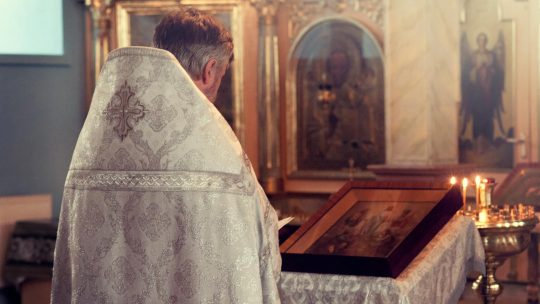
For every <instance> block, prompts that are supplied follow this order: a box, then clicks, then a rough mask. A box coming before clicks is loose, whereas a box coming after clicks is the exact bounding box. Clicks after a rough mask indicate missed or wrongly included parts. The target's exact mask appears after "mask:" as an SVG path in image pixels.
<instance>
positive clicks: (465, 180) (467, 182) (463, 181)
mask: <svg viewBox="0 0 540 304" xmlns="http://www.w3.org/2000/svg"><path fill="white" fill-rule="evenodd" d="M461 183H462V184H463V187H467V185H469V180H468V179H467V178H466V177H465V178H464V179H463V180H462V181H461Z"/></svg>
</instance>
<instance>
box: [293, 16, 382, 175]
mask: <svg viewBox="0 0 540 304" xmlns="http://www.w3.org/2000/svg"><path fill="white" fill-rule="evenodd" d="M293 54H294V55H296V56H297V58H298V66H297V70H296V92H297V94H296V100H297V108H298V111H297V125H298V138H297V143H298V150H297V151H298V155H297V159H298V169H299V170H342V169H343V168H347V167H348V166H349V164H350V163H351V162H352V163H353V164H354V166H355V167H360V168H365V167H366V166H367V165H368V164H375V163H383V162H384V156H385V150H384V147H385V144H384V143H385V141H384V68H383V64H382V57H381V53H380V50H379V49H378V47H377V45H376V42H375V41H374V40H373V38H372V37H371V36H370V35H368V34H367V33H366V32H365V31H364V30H363V29H362V28H361V27H359V26H357V25H355V24H353V23H350V22H345V21H341V20H340V21H337V20H336V21H325V22H321V23H319V24H317V25H315V26H313V28H312V29H311V30H309V31H308V32H307V33H306V34H305V35H304V37H303V39H302V40H301V42H300V43H299V45H298V47H297V48H296V52H295V53H293Z"/></svg>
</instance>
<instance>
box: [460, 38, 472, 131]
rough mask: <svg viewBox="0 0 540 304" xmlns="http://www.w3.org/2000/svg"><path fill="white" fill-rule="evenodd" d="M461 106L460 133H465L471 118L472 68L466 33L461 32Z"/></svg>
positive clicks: (470, 51)
mask: <svg viewBox="0 0 540 304" xmlns="http://www.w3.org/2000/svg"><path fill="white" fill-rule="evenodd" d="M460 50H461V106H460V110H459V112H460V115H461V116H462V120H461V121H462V125H461V132H460V134H463V133H465V129H466V128H467V124H468V122H469V120H470V119H471V113H472V106H473V104H472V96H471V94H472V92H471V80H470V77H469V75H470V73H471V69H472V50H471V47H470V45H469V40H468V39H467V33H466V32H463V33H462V34H461V46H460Z"/></svg>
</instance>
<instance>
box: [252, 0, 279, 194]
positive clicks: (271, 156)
mask: <svg viewBox="0 0 540 304" xmlns="http://www.w3.org/2000/svg"><path fill="white" fill-rule="evenodd" d="M282 2H283V0H251V4H252V5H253V6H254V7H255V9H256V10H257V13H258V14H259V25H260V26H259V28H260V33H259V71H258V72H259V77H258V81H259V85H258V86H259V87H258V94H259V100H258V111H259V121H260V128H259V163H260V179H261V182H262V185H263V187H264V189H265V190H266V191H267V192H269V193H276V192H279V191H280V190H281V189H282V188H283V186H282V184H283V181H282V178H281V169H280V167H281V166H280V161H279V159H280V148H279V133H280V132H279V129H280V125H281V124H280V115H279V79H278V77H279V67H278V45H277V35H276V13H277V10H278V8H279V5H280V4H281V3H282Z"/></svg>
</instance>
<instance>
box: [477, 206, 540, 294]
mask: <svg viewBox="0 0 540 304" xmlns="http://www.w3.org/2000/svg"><path fill="white" fill-rule="evenodd" d="M475 223H476V227H477V228H478V231H479V232H480V236H481V237H482V243H483V245H484V250H485V253H486V257H485V260H486V275H485V276H484V275H480V276H479V277H478V279H476V281H475V282H474V283H473V289H474V290H476V291H477V292H478V293H479V294H480V295H481V296H482V298H483V300H484V303H485V304H491V303H495V300H496V299H497V297H498V296H499V295H500V294H501V292H502V290H503V287H502V285H501V283H499V282H498V281H497V278H496V277H495V271H496V270H497V267H499V266H500V265H501V264H502V263H503V262H504V261H505V260H506V258H508V257H510V256H512V255H515V254H518V253H520V252H522V251H523V250H525V249H526V248H527V247H528V246H529V243H530V241H531V230H532V229H533V228H534V227H535V226H536V224H537V223H538V219H537V218H536V216H535V215H534V213H533V214H532V215H531V214H530V213H529V214H528V215H527V216H522V217H519V218H512V219H504V220H502V219H500V220H499V219H498V218H492V217H490V218H489V220H488V221H486V222H479V221H478V220H476V221H475Z"/></svg>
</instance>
